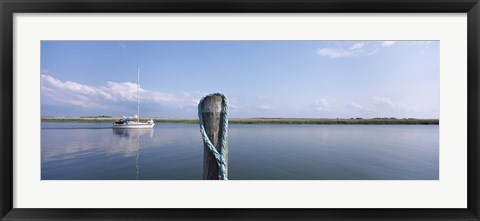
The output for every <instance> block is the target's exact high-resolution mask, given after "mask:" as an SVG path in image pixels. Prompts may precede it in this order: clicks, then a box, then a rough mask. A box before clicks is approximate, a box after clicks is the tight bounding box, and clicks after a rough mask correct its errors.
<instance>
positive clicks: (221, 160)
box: [198, 93, 228, 180]
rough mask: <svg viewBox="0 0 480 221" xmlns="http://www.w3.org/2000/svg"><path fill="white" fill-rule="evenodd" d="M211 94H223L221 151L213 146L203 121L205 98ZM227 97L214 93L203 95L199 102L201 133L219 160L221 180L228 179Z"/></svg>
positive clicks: (219, 176) (217, 94) (219, 177)
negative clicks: (226, 147)
mask: <svg viewBox="0 0 480 221" xmlns="http://www.w3.org/2000/svg"><path fill="white" fill-rule="evenodd" d="M210 96H221V97H222V112H223V113H224V114H223V119H222V121H223V124H222V138H221V143H220V152H219V151H217V149H216V148H215V146H213V144H212V142H211V141H210V139H209V138H208V136H207V132H206V131H205V127H204V121H203V114H202V106H203V100H205V98H207V97H210ZM227 103H228V101H227V97H225V95H223V94H221V93H213V94H209V95H207V96H205V97H203V98H202V99H201V100H200V103H198V118H199V120H200V133H201V134H202V138H203V142H204V143H205V144H207V146H208V149H210V152H211V153H212V154H213V155H214V156H215V159H216V161H217V166H218V169H219V171H218V179H219V180H228V178H227V166H226V163H225V157H224V153H225V146H226V143H227V128H228V117H227V115H228V108H227Z"/></svg>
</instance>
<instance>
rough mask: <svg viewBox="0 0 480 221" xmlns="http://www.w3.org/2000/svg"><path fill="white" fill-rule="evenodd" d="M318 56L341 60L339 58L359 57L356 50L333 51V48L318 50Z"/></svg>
mask: <svg viewBox="0 0 480 221" xmlns="http://www.w3.org/2000/svg"><path fill="white" fill-rule="evenodd" d="M318 54H319V55H321V56H326V57H331V58H339V57H351V56H356V55H358V51H356V50H345V49H333V48H321V49H318Z"/></svg>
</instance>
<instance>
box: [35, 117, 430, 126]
mask: <svg viewBox="0 0 480 221" xmlns="http://www.w3.org/2000/svg"><path fill="white" fill-rule="evenodd" d="M118 119H119V118H102V117H99V118H80V117H79V118H54V117H42V122H90V123H91V122H113V121H115V120H118ZM149 119H153V120H154V121H155V122H156V123H189V124H198V119H196V118H145V119H143V118H142V119H141V121H146V120H149ZM228 122H229V123H230V124H423V125H438V124H439V120H438V119H319V118H229V119H228Z"/></svg>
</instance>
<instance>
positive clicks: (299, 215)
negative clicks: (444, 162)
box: [0, 0, 480, 221]
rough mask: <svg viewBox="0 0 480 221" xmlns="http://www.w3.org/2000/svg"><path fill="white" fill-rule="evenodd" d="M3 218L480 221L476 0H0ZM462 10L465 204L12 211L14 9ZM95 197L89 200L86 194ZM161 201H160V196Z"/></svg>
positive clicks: (0, 184) (0, 208)
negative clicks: (465, 29) (465, 64)
mask: <svg viewBox="0 0 480 221" xmlns="http://www.w3.org/2000/svg"><path fill="white" fill-rule="evenodd" d="M0 11H1V27H0V30H1V33H2V34H1V41H0V48H1V55H0V56H1V57H0V58H1V59H0V67H1V75H0V79H1V87H2V88H1V105H2V114H1V120H0V122H1V131H0V140H1V144H2V146H1V151H0V154H1V155H0V159H1V160H0V161H1V162H0V171H1V175H0V187H1V192H0V218H1V220H72V219H75V220H143V219H154V220H157V219H158V220H317V219H318V220H320V219H325V220H331V219H335V220H374V219H375V220H378V219H380V220H384V219H385V220H465V221H466V220H480V215H479V211H480V206H479V199H480V191H479V186H480V184H479V173H480V171H479V151H478V148H479V139H480V136H479V134H478V132H479V131H478V127H479V125H480V119H479V118H478V111H479V108H478V107H479V103H480V102H478V101H479V100H478V98H479V92H480V88H479V83H480V82H479V77H478V75H479V74H480V72H479V65H478V64H479V63H480V58H479V56H478V54H479V48H480V47H479V37H480V36H479V25H480V22H479V20H480V18H479V14H480V4H479V0H404V1H399V0H382V1H379V0H336V1H331V0H247V1H240V0H223V1H222V0H141V1H135V0H84V1H78V0H72V1H67V0H0ZM84 12H88V13H121V12H132V13H153V12H161V13H172V12H189V13H192V12H194V13H205V12H209V13H217V12H222V13H246V12H250V13H260V12H262V13H280V12H281V13H288V12H292V13H293V12H295V13H301V12H308V13H414V12H415V13H417V12H424V13H436V12H441V13H458V12H461V13H467V15H468V17H467V20H468V42H467V43H468V85H467V87H468V88H467V90H468V116H467V117H468V132H467V133H468V134H467V137H468V162H467V164H468V171H467V172H468V186H467V191H468V198H467V200H468V203H467V208H466V209H17V208H13V191H14V186H13V157H12V153H13V127H14V125H13V115H14V113H13V15H14V13H84ZM92 200H94V199H92ZM159 200H161V199H159Z"/></svg>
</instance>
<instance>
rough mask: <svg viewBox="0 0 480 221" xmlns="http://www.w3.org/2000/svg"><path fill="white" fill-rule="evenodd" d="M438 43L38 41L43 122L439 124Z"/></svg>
mask: <svg viewBox="0 0 480 221" xmlns="http://www.w3.org/2000/svg"><path fill="white" fill-rule="evenodd" d="M439 44H440V43H439V42H438V41H42V42H41V71H40V74H41V114H42V115H43V116H96V115H109V116H122V115H126V116H130V115H133V114H134V113H136V81H137V76H136V66H137V65H138V66H139V67H140V85H141V92H140V115H141V116H142V117H191V118H195V117H197V104H198V101H199V100H200V99H201V98H202V97H203V96H205V95H207V94H210V93H213V92H221V93H223V94H225V95H226V96H227V97H228V98H229V111H230V117H297V118H302V117H306V118H351V117H362V118H372V117H397V118H404V117H412V118H439V108H440V106H439V96H440V91H439V90H440V89H439V86H440V69H439V68H440V64H439V62H440V55H439Z"/></svg>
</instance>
